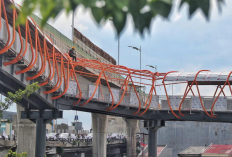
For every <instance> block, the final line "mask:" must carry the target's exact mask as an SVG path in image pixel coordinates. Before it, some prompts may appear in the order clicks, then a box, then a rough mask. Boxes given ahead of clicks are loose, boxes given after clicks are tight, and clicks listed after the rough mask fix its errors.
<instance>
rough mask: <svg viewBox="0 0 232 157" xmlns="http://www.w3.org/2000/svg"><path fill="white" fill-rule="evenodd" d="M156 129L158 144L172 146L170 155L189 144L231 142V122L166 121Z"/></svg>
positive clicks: (202, 144) (174, 155) (174, 156)
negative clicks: (163, 125)
mask: <svg viewBox="0 0 232 157" xmlns="http://www.w3.org/2000/svg"><path fill="white" fill-rule="evenodd" d="M165 125H166V126H165V127H163V128H160V129H159V131H158V145H167V148H172V157H176V156H177V154H178V153H179V152H181V151H182V150H184V149H186V148H188V147H189V146H205V145H209V144H210V143H213V144H232V124H230V123H212V122H166V123H165Z"/></svg>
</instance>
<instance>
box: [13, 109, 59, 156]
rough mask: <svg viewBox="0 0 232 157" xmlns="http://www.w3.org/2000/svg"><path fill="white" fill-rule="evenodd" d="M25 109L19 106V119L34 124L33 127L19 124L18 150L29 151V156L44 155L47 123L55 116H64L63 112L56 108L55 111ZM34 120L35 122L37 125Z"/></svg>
mask: <svg viewBox="0 0 232 157" xmlns="http://www.w3.org/2000/svg"><path fill="white" fill-rule="evenodd" d="M23 110H24V109H23V108H22V107H20V106H18V111H17V115H18V121H19V122H20V121H22V122H28V123H30V124H32V125H33V129H31V128H29V127H27V126H26V127H25V125H24V126H23V127H21V128H20V124H19V125H18V126H19V127H18V128H19V131H18V148H19V150H17V152H19V153H21V152H24V151H26V152H28V153H29V154H28V156H29V157H44V155H45V144H46V124H47V123H48V122H49V121H51V120H52V119H54V118H63V112H62V111H56V110H54V111H42V110H40V111H28V110H26V111H23ZM29 119H30V120H31V121H30V120H29ZM33 122H35V123H36V125H35V124H34V123H33ZM20 129H21V130H20ZM24 135H25V136H24ZM23 142H24V143H25V144H24V143H23ZM20 147H22V148H20ZM18 148H17V149H18ZM27 148H28V149H27Z"/></svg>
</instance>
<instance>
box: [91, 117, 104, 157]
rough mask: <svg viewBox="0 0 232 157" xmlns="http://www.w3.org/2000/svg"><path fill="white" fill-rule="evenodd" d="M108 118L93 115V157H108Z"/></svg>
mask: <svg viewBox="0 0 232 157" xmlns="http://www.w3.org/2000/svg"><path fill="white" fill-rule="evenodd" d="M107 120H108V116H107V115H102V114H95V113H92V127H93V128H92V129H93V141H92V154H93V157H106V147H107V146H106V145H107V143H106V135H107V132H106V124H107Z"/></svg>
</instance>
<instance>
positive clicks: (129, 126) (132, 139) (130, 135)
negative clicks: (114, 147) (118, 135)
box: [125, 119, 138, 157]
mask: <svg viewBox="0 0 232 157" xmlns="http://www.w3.org/2000/svg"><path fill="white" fill-rule="evenodd" d="M125 121H126V131H127V139H126V141H127V148H126V154H127V157H132V156H136V142H137V141H136V133H137V128H138V120H135V119H125Z"/></svg>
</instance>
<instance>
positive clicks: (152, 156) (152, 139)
mask: <svg viewBox="0 0 232 157" xmlns="http://www.w3.org/2000/svg"><path fill="white" fill-rule="evenodd" d="M162 126H165V121H161V120H156V121H144V127H145V128H147V129H148V156H149V157H157V131H158V130H159V128H161V127H162Z"/></svg>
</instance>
